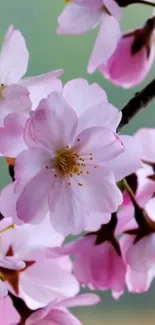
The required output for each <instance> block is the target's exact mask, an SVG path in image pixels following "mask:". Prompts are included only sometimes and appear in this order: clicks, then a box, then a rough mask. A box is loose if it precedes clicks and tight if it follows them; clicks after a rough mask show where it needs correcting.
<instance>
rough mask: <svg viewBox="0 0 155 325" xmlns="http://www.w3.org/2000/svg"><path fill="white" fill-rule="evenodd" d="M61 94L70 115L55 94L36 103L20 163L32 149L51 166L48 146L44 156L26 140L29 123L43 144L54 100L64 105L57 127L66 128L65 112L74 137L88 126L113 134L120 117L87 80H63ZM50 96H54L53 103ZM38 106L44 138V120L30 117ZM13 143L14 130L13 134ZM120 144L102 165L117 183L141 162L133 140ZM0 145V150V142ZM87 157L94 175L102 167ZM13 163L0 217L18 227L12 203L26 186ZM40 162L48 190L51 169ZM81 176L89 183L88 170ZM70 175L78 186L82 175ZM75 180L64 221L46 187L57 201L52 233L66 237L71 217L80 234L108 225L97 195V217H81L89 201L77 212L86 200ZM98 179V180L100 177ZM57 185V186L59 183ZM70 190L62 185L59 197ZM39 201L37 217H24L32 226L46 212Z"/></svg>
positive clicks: (5, 144) (5, 143)
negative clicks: (11, 181)
mask: <svg viewBox="0 0 155 325" xmlns="http://www.w3.org/2000/svg"><path fill="white" fill-rule="evenodd" d="M63 96H64V98H65V99H66V101H67V103H68V104H69V106H72V107H73V108H74V110H75V111H74V112H73V111H72V110H71V108H70V107H68V105H67V103H65V102H63V99H61V95H58V94H57V95H56V94H51V95H50V97H49V99H48V100H47V101H43V102H41V104H40V106H39V108H38V110H37V112H36V113H35V115H34V116H32V118H31V119H30V121H29V122H28V123H27V127H26V131H25V141H26V144H27V145H28V147H29V148H30V151H25V153H23V159H22V161H23V163H25V158H24V156H25V155H26V156H27V155H29V154H30V156H31V157H32V151H33V153H36V154H39V152H40V154H41V155H42V157H43V155H44V154H45V156H46V158H47V156H48V155H49V158H48V159H49V162H48V164H49V165H50V164H51V163H50V162H51V159H53V158H52V157H53V155H54V153H52V157H51V155H50V154H49V144H48V143H47V144H44V147H45V148H44V149H46V152H45V151H42V150H43V146H42V140H40V139H39V142H38V140H36V141H34V139H32V137H31V128H32V126H33V125H34V127H35V128H36V126H37V125H38V126H39V128H40V131H39V133H40V134H43V137H44V140H43V141H45V139H46V138H47V139H49V137H51V131H50V128H52V125H53V123H54V120H53V114H52V106H53V104H54V103H56V104H55V106H56V108H54V109H55V110H57V109H58V110H60V107H59V105H58V101H60V106H62V107H63V106H64V111H62V117H61V119H62V120H63V114H64V115H65V118H64V121H63V124H65V123H66V128H67V129H68V124H69V122H68V120H67V115H66V114H67V112H68V114H69V115H70V116H72V118H73V122H72V123H73V124H75V127H76V135H77V134H80V133H81V134H84V133H83V132H85V129H86V128H87V129H88V130H87V131H86V132H88V131H91V129H92V127H93V128H94V127H95V129H92V130H94V131H95V130H96V131H97V128H98V127H100V128H101V127H104V132H105V131H108V133H109V134H110V132H112V133H111V134H113V135H114V133H113V132H115V131H116V128H117V126H118V124H119V122H120V119H121V113H120V112H119V111H118V110H117V109H116V108H115V107H114V106H113V105H112V104H110V103H109V102H108V99H107V96H106V94H105V92H104V90H103V89H101V88H100V87H99V86H98V85H97V84H92V85H89V84H88V82H87V81H86V80H84V79H76V80H72V81H69V82H68V83H67V84H66V85H65V86H64V88H63ZM56 98H58V100H57V99H56ZM42 105H43V106H44V107H45V115H46V114H47V118H45V119H46V121H47V123H48V128H47V127H46V130H49V135H48V134H45V135H44V131H45V129H44V131H42V130H41V129H42V127H44V122H43V121H41V119H40V118H39V119H38V117H37V119H36V118H35V117H36V116H37V115H38V116H39V115H40V114H41V112H42ZM48 106H49V107H48ZM47 108H48V109H47ZM49 108H50V110H49ZM61 109H62V108H61ZM65 110H66V111H65ZM43 111H44V110H43ZM75 112H76V113H75ZM96 112H97V114H96ZM48 114H49V117H48ZM56 114H57V113H56ZM76 114H77V116H78V123H77V116H76ZM43 115H44V113H43ZM43 120H44V118H43ZM66 120H67V121H66ZM49 121H51V122H49ZM65 121H66V122H65ZM50 123H51V126H50ZM16 124H17V120H16ZM70 124H71V123H70ZM76 124H77V125H76ZM35 125H36V126H35ZM59 125H60V124H59ZM38 126H37V128H38ZM58 127H59V126H58ZM70 128H72V126H70ZM15 130H16V128H15ZM17 130H18V128H17ZM110 130H111V131H110ZM96 131H95V132H96ZM102 131H103V129H102ZM3 132H4V135H5V131H3ZM3 132H1V130H0V133H2V146H3V150H6V151H5V152H8V151H7V150H8V149H9V150H10V149H11V150H12V151H13V150H14V146H12V147H11V148H10V146H9V145H8V142H9V139H10V136H9V137H8V141H4V140H5V139H4V137H3ZM13 132H14V131H13ZM64 132H66V131H65V128H64ZM67 132H68V131H67ZM96 134H97V133H96ZM38 135H39V134H38ZM71 136H72V134H71ZM39 137H40V135H39ZM57 137H61V134H59V132H58V133H57ZM52 138H53V136H52ZM104 138H105V136H104ZM14 139H15V141H16V132H15V137H14ZM74 139H75V140H74ZM76 139H77V140H78V135H77V138H76V136H74V135H73V140H74V142H75V143H76V147H77V150H79V149H78V147H79V148H80V146H79V145H80V143H78V142H79V141H77V140H76ZM114 139H115V140H119V138H118V137H117V136H116V137H115V138H114ZM48 141H49V140H48ZM52 141H53V140H51V143H52ZM61 141H62V140H61ZM69 141H71V140H69ZM59 142H60V140H59ZM116 142H117V141H116ZM118 142H119V141H118ZM121 142H122V143H123V145H124V148H125V152H124V153H123V152H122V153H121V152H120V154H119V155H117V157H116V156H115V157H114V156H113V158H111V159H110V160H109V159H107V158H105V159H104V167H106V170H109V166H110V169H111V170H112V172H113V174H114V177H115V179H116V181H119V180H120V179H122V178H123V177H125V176H126V175H128V174H130V173H132V172H134V171H135V170H137V168H138V167H139V166H140V163H141V161H140V152H139V149H138V146H137V145H135V140H133V139H132V137H129V136H123V137H121ZM14 143H15V142H14ZM22 143H23V142H22V141H21V144H22ZM119 143H120V142H119ZM66 145H68V144H67V142H66ZM69 145H70V143H69ZM72 145H74V144H72ZM101 145H102V143H101ZM103 145H106V144H104V142H103ZM123 145H122V144H121V143H120V147H121V148H122V149H121V151H123ZM38 146H39V147H41V148H40V149H39V148H35V149H34V147H38ZM59 146H60V144H59ZM61 146H62V145H61ZM0 147H1V141H0ZM17 147H18V146H15V151H17ZM31 147H33V148H31ZM134 148H135V149H134ZM19 149H20V145H19ZM66 149H67V150H68V149H69V148H66ZM66 149H65V150H66ZM90 149H91V148H90ZM40 150H41V151H40ZM52 150H53V149H52ZM99 150H100V149H99ZM131 150H132V152H133V155H131V154H130V152H131ZM106 151H107V149H106ZM13 153H14V152H13ZM67 153H68V151H67ZM90 153H91V152H90ZM82 155H83V153H82ZM26 156H25V157H26ZM40 158H41V156H40ZM40 158H39V159H40ZM90 158H93V157H91V155H89V159H87V162H89V166H90V167H89V168H91V174H92V171H93V175H95V174H96V175H99V174H98V171H97V170H101V168H102V167H103V166H102V167H101V166H100V168H99V169H97V168H96V167H95V166H96V164H95V163H94V162H93V161H92V159H90ZM109 158H110V157H109ZM19 159H20V157H18V158H17V163H16V167H15V169H16V182H15V183H14V184H13V185H8V186H7V187H6V188H5V189H3V191H2V193H1V196H0V209H1V211H2V213H3V215H4V216H9V215H11V216H12V217H13V220H14V222H15V223H18V224H19V219H18V218H17V214H16V205H15V201H18V202H17V205H18V204H19V200H20V198H19V200H18V197H19V196H20V195H22V191H23V187H24V186H25V185H26V183H27V181H28V179H25V180H24V179H23V176H24V173H23V171H21V174H22V177H21V176H19V172H18V166H19V165H18V161H19ZM26 159H28V166H31V158H30V160H29V158H28V156H27V158H26ZM82 159H83V158H82ZM37 161H38V158H37ZM92 162H93V164H92ZM23 163H22V164H23ZM46 163H47V161H46V162H45V167H46V170H45V174H46V177H45V179H47V182H46V183H45V182H44V184H46V185H47V187H48V186H49V187H50V188H51V185H50V184H49V181H50V180H52V177H51V169H49V168H47V167H48V165H47V164H46ZM81 163H82V161H81ZM90 163H91V165H90ZM45 167H44V168H45ZM71 167H72V166H71ZM92 167H93V168H92ZM94 167H95V169H94ZM20 168H21V167H20ZM22 168H23V167H22ZM80 168H81V172H82V170H85V169H86V166H85V164H83V165H81V164H80ZM19 170H20V169H19ZM24 170H25V167H24ZM35 170H36V172H37V169H36V166H35ZM39 170H40V169H39ZM86 172H87V174H86ZM86 172H84V182H86V181H87V180H88V181H89V179H90V176H91V175H89V171H88V170H87V171H86ZM94 172H95V173H94ZM49 173H50V177H48V175H49ZM70 174H71V175H72V173H71V172H70ZM73 174H75V175H74V176H75V177H76V182H77V183H80V184H81V183H82V182H80V178H81V177H83V175H82V174H80V175H78V174H79V173H77V174H76V173H73ZM54 175H55V174H54ZM106 175H107V174H106ZM27 176H28V174H27ZM38 176H39V175H38ZM102 176H104V173H103V175H102ZM43 177H44V176H43ZM75 177H74V178H72V180H73V181H74V184H73V185H74V187H75V189H76V191H77V196H73V199H72V200H73V202H75V206H74V204H73V206H72V201H71V204H70V200H69V202H68V203H67V204H66V207H65V208H66V209H68V208H69V209H72V208H73V209H74V213H72V211H71V210H70V214H71V216H70V215H69V216H68V220H67V219H66V218H67V217H66V215H68V212H67V213H66V214H65V215H64V211H65V210H63V218H64V222H62V212H61V211H60V210H59V209H60V207H61V206H62V203H60V202H59V199H60V197H59V195H58V196H57V195H56V188H55V189H53V185H52V188H51V190H50V192H51V194H52V193H53V194H52V195H56V197H57V202H59V203H58V204H57V207H56V214H55V211H54V210H53V212H52V211H51V218H52V222H53V225H54V227H57V228H56V229H58V231H60V232H61V231H63V232H65V233H66V234H67V233H68V232H72V231H74V230H73V228H74V226H75V225H74V224H72V222H74V223H75V220H76V218H77V217H76V213H77V214H78V215H79V216H80V215H81V219H79V221H78V222H77V224H76V227H75V232H80V231H81V229H82V230H83V229H85V230H89V231H91V230H97V229H98V228H99V227H100V225H101V224H102V223H104V222H108V221H109V218H110V215H109V214H106V215H105V213H104V212H105V211H109V208H108V207H107V208H106V205H105V202H104V203H103V196H102V203H103V205H104V207H103V211H102V212H99V209H101V207H100V208H99V204H98V202H97V201H96V204H97V211H95V214H97V215H98V217H97V218H94V217H93V216H92V217H90V218H88V217H87V214H88V213H90V211H89V209H88V208H87V206H88V204H89V205H90V203H91V202H90V201H89V202H88V203H86V206H85V207H84V206H83V203H82V206H83V208H82V209H81V208H80V209H81V211H82V212H80V211H79V206H78V204H77V203H78V201H79V200H82V202H84V200H86V202H87V200H88V197H87V196H86V197H85V199H84V197H83V190H82V189H83V187H81V189H80V188H79V187H80V185H79V186H75V185H76V182H75ZM88 177H89V178H88ZM93 177H94V176H93ZM97 177H98V176H97ZM30 178H31V177H30ZM19 179H20V180H19ZM58 179H59V178H57V179H56V177H55V176H54V182H55V181H56V180H58ZM65 180H66V181H67V184H68V183H69V184H70V180H69V179H68V177H67V178H65ZM103 181H104V179H103ZM23 182H24V183H23ZM46 185H45V186H46ZM57 186H60V183H59V185H57ZM97 186H98V183H97ZM37 187H38V186H37ZM87 187H89V188H90V186H88V184H87ZM65 188H66V185H64V189H65ZM94 190H95V189H94ZM109 190H110V189H109ZM45 191H46V192H48V188H46V189H45ZM73 191H74V189H73ZM70 192H71V193H72V188H71V186H68V185H67V191H65V195H67V193H68V194H69V196H70ZM117 193H118V190H117ZM92 194H93V193H92ZM33 195H34V193H33ZM41 195H42V194H41ZM80 195H82V197H81V196H80ZM119 195H120V194H119ZM43 196H44V194H43ZM47 196H48V193H46V198H47ZM52 197H53V196H52ZM71 197H72V194H71ZM80 197H81V198H80ZM31 198H32V196H31ZM42 198H43V197H42ZM62 198H63V199H64V196H62V195H61V199H62ZM51 199H52V198H51ZM77 199H78V200H77ZM83 199H84V200H83ZM8 200H9V202H10V204H9V205H8V204H6V202H8ZM43 200H44V199H43ZM93 200H94V198H93ZM37 201H38V200H37ZM45 201H46V200H45ZM45 201H44V204H43V205H42V201H41V200H40V199H39V202H40V207H39V206H38V208H39V210H38V212H39V214H38V212H37V211H35V212H34V211H31V217H30V218H29V220H30V219H33V222H36V221H38V222H39V220H40V218H43V216H44V215H45V213H46V211H47V210H48V209H49V207H48V204H47V203H48V202H45ZM67 201H68V200H67V199H66V200H65V202H67ZM63 204H64V203H63ZM68 204H70V205H69V206H68ZM28 206H29V207H30V204H29V205H27V207H28ZM91 206H92V205H90V210H92V213H93V211H94V209H96V208H95V206H94V202H93V207H91ZM24 209H25V208H24ZM57 209H58V210H57ZM107 209H108V210H107ZM17 210H18V209H17ZM50 210H51V207H50ZM110 210H111V207H110ZM66 211H67V210H66ZM78 211H79V212H78ZM28 214H29V212H27V216H28ZM21 215H22V216H23V215H25V212H24V214H23V213H21ZM39 215H40V217H39ZM83 215H84V218H83ZM60 218H61V220H59V219H60ZM74 218H75V219H74ZM79 218H80V217H79ZM84 219H85V220H84ZM71 220H72V221H71ZM24 221H28V219H27V220H24ZM70 221H71V222H70ZM78 227H79V229H78Z"/></svg>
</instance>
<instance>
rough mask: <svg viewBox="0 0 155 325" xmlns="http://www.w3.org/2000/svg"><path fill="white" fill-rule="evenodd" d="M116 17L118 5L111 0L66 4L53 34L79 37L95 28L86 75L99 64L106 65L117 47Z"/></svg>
mask: <svg viewBox="0 0 155 325" xmlns="http://www.w3.org/2000/svg"><path fill="white" fill-rule="evenodd" d="M119 16H120V9H119V6H118V5H117V3H116V2H115V1H113V0H105V1H103V0H97V1H90V0H80V1H78V0H73V1H71V2H70V1H69V3H68V4H67V5H66V7H65V9H64V11H63V12H62V14H61V15H60V16H59V18H58V24H59V27H58V30H57V32H58V33H59V34H82V33H85V32H87V31H89V30H90V29H93V28H95V27H96V26H99V33H98V36H97V40H96V42H95V46H94V49H93V52H92V54H91V57H90V60H89V64H88V72H90V73H92V72H94V70H95V69H96V68H97V67H98V66H99V65H101V64H102V63H106V61H107V60H108V59H109V57H110V56H111V55H112V53H113V52H114V50H115V48H116V46H117V42H118V40H119V37H120V28H119V22H118V20H119ZM109 40H110V42H109Z"/></svg>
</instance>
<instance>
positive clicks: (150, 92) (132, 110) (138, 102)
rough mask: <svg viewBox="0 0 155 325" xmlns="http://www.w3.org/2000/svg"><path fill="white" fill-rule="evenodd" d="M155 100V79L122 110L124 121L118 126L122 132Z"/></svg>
mask: <svg viewBox="0 0 155 325" xmlns="http://www.w3.org/2000/svg"><path fill="white" fill-rule="evenodd" d="M154 98H155V79H153V80H152V81H151V82H150V83H149V84H148V85H147V86H146V87H145V88H144V89H142V90H141V91H140V92H139V93H136V94H135V96H134V97H133V98H132V99H131V100H130V101H129V102H128V103H127V104H126V105H125V106H124V107H123V108H122V110H121V112H122V120H121V122H120V125H119V126H118V130H120V129H121V128H122V127H123V126H125V125H126V124H128V123H129V122H130V121H131V119H132V118H133V117H134V116H135V115H136V114H138V113H139V112H140V111H142V110H143V109H144V108H145V107H146V106H147V105H148V104H149V103H150V102H151V100H152V99H154Z"/></svg>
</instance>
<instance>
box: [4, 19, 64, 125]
mask: <svg viewBox="0 0 155 325" xmlns="http://www.w3.org/2000/svg"><path fill="white" fill-rule="evenodd" d="M28 58H29V54H28V50H27V47H26V43H25V40H24V37H23V36H22V34H21V33H20V31H19V30H17V29H15V28H14V27H13V26H12V25H11V26H10V27H9V29H8V31H7V33H6V35H5V38H4V41H3V44H2V48H1V52H0V126H2V125H3V119H4V117H5V116H6V115H7V114H8V113H11V112H25V111H26V112H27V111H29V110H30V109H31V106H32V105H33V107H32V108H33V109H34V108H35V107H36V106H37V105H38V102H39V101H40V99H42V98H45V97H46V96H47V95H48V94H49V93H50V92H51V91H52V89H54V90H57V91H59V90H60V89H61V82H60V80H57V79H56V78H57V77H59V76H60V74H61V73H62V70H58V71H53V72H49V73H47V74H44V75H41V76H37V77H31V78H27V79H22V80H21V78H22V77H23V76H24V74H25V73H26V70H27V66H28ZM29 95H30V99H31V101H32V104H31V101H30V99H29Z"/></svg>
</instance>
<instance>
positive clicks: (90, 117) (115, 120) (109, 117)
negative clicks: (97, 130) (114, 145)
mask: <svg viewBox="0 0 155 325" xmlns="http://www.w3.org/2000/svg"><path fill="white" fill-rule="evenodd" d="M121 117H122V114H121V112H119V111H118V110H117V109H116V108H115V107H114V106H113V105H112V104H110V103H100V104H98V105H96V106H94V107H92V108H90V109H87V110H86V111H85V112H83V114H81V115H80V117H79V121H78V129H77V132H81V131H82V130H83V129H85V128H89V127H91V126H104V127H107V128H110V129H112V130H113V131H116V128H117V126H118V125H119V122H120V121H121Z"/></svg>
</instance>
